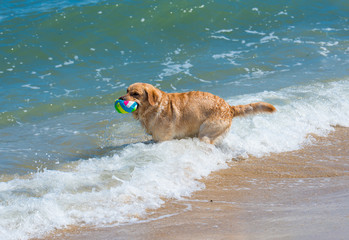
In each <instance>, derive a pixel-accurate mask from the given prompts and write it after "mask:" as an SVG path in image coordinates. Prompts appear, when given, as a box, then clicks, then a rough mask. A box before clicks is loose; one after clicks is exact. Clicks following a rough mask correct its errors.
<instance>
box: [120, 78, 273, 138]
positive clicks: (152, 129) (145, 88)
mask: <svg viewBox="0 0 349 240" xmlns="http://www.w3.org/2000/svg"><path fill="white" fill-rule="evenodd" d="M119 99H121V100H127V101H135V102H137V103H138V107H137V110H136V111H134V112H133V113H132V114H133V117H134V118H135V119H137V120H139V121H140V122H141V124H142V126H143V127H144V128H145V130H146V132H147V133H148V134H150V135H152V137H153V140H154V141H166V140H171V139H181V138H188V137H198V138H199V139H200V140H201V141H204V142H207V143H211V144H215V143H217V142H220V140H222V139H223V138H224V136H225V135H226V134H227V133H228V132H229V129H230V126H231V123H232V119H233V118H234V117H238V116H246V115H249V114H256V113H263V112H266V113H272V112H275V111H276V109H275V107H274V106H273V105H271V104H269V103H265V102H257V103H250V104H247V105H237V106H230V105H229V104H228V103H227V102H226V101H225V100H224V99H222V98H220V97H218V96H215V95H213V94H211V93H208V92H200V91H191V92H184V93H165V92H163V91H161V90H160V89H158V88H156V87H154V86H153V85H151V84H147V83H134V84H132V85H130V86H129V87H128V89H127V94H126V95H124V96H122V97H120V98H119Z"/></svg>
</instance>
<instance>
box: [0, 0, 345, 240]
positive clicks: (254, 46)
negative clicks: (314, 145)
mask: <svg viewBox="0 0 349 240" xmlns="http://www.w3.org/2000/svg"><path fill="white" fill-rule="evenodd" d="M348 26H349V2H348V1H339V0H338V1H329V0H328V1H313V0H311V1H269V0H267V1H263V2H260V1H223V0H222V1H213V0H211V1H172V2H171V1H97V0H95V1H92V0H90V1H88V0H85V1H83V0H81V1H71V0H70V1H69V0H66V1H40V0H30V1H24V2H23V1H15V0H14V1H4V2H2V3H1V4H0V106H1V108H0V203H1V205H0V216H7V217H6V220H4V219H2V220H1V221H0V235H1V234H3V236H5V237H4V238H5V239H7V238H9V239H11V238H14V239H26V238H28V237H29V236H39V235H40V234H44V233H47V232H48V231H51V230H52V229H54V228H62V227H64V226H66V225H69V224H81V223H82V222H84V223H89V221H92V222H94V223H95V224H97V225H98V224H101V225H103V224H104V223H118V222H125V221H126V222H127V221H133V220H135V219H134V218H132V217H131V218H130V217H127V216H133V215H132V214H134V215H142V213H144V211H145V210H144V209H147V208H156V207H158V205H159V204H160V205H161V201H162V200H161V199H162V198H167V197H180V196H183V195H186V194H190V192H192V191H194V190H197V189H199V188H201V187H202V186H200V184H198V183H196V182H195V179H197V178H200V177H205V176H207V175H208V174H209V173H210V172H211V171H213V170H215V169H219V168H222V167H224V166H225V162H226V161H227V160H228V159H231V158H234V157H236V156H240V155H242V156H248V155H250V154H252V155H257V156H261V155H263V154H267V153H270V152H282V151H288V150H293V149H297V148H300V147H302V145H303V144H305V143H309V142H311V139H309V138H308V137H307V136H308V134H309V133H315V134H320V135H321V134H326V133H328V131H331V130H332V126H333V125H343V126H349V122H348V119H349V116H348V114H349V100H348V99H349V96H348V94H349V81H348V79H349V76H348V75H349V67H348V65H349V34H348V32H349V27H348ZM134 82H147V83H151V84H153V85H155V86H157V87H159V88H161V89H162V90H164V91H167V92H182V91H188V90H201V91H209V92H212V93H214V94H216V95H219V96H221V97H223V98H225V99H227V101H228V102H229V103H230V104H232V105H234V104H244V103H250V102H252V101H260V100H264V101H268V102H270V103H272V104H274V105H275V106H276V107H277V108H278V110H279V111H278V113H277V114H275V116H262V115H261V116H258V117H256V118H248V119H244V120H240V119H239V120H234V123H233V128H232V131H231V133H230V134H229V136H228V137H227V139H226V140H225V142H224V143H223V146H220V147H211V146H204V145H203V144H201V143H199V142H197V141H196V140H195V139H194V140H183V141H171V142H168V143H164V145H165V146H163V145H162V144H154V143H152V142H149V140H151V138H150V137H149V136H147V135H146V134H145V133H144V131H143V130H142V129H141V127H140V126H139V124H138V123H137V122H136V121H134V120H133V119H132V117H131V116H130V115H120V114H117V113H116V112H115V110H114V108H113V103H114V100H115V99H116V98H118V97H119V96H120V95H122V94H124V92H125V89H126V88H127V86H128V85H130V84H131V83H134ZM262 126H269V129H265V128H263V127H262ZM267 130H268V131H267ZM280 132H282V133H283V134H280ZM139 142H145V143H139ZM133 143H135V144H133ZM163 147H164V148H163ZM211 148H213V150H212V149H211ZM164 149H166V150H167V149H168V151H165V150H164ZM207 149H209V150H207ZM183 151H184V152H185V151H188V153H186V154H180V155H178V154H179V153H178V152H181V153H183ZM211 151H214V152H215V153H216V154H215V155H214V156H212V154H211V153H210V152H211ZM203 152H204V153H203ZM205 154H206V155H205ZM217 156H219V157H217ZM208 159H216V160H212V162H210V163H207V165H205V164H203V166H200V167H198V166H197V167H196V169H200V170H197V172H195V171H196V170H195V171H194V170H190V171H189V173H188V172H186V173H182V172H181V171H184V172H185V171H188V168H187V166H188V164H189V165H190V164H194V165H195V164H197V163H200V162H206V160H208ZM178 160H180V162H183V164H184V165H183V169H181V168H180V167H179V166H178V165H180V164H175V165H173V166H172V165H171V163H172V161H178ZM187 161H189V162H187ZM164 164H170V165H171V168H169V170H168V171H169V172H168V173H167V174H165V175H166V176H164V178H160V179H162V181H165V182H166V183H167V184H168V185H167V186H172V187H169V188H171V189H173V191H172V192H167V191H168V188H166V187H164V188H161V187H160V186H159V183H158V184H156V182H159V179H156V178H157V177H159V176H157V175H156V174H155V170H152V169H157V170H159V171H161V172H162V171H165V170H164V169H167V168H165V167H164V166H163V165H164ZM195 166H196V165H195ZM152 167H153V168H152ZM189 169H191V168H190V167H189ZM95 171H97V172H95ZM148 171H149V172H148ZM152 174H155V175H154V179H153V180H154V181H153V182H151V183H149V184H148V183H147V182H146V181H145V179H146V178H148V177H149V176H152ZM181 174H182V175H181ZM188 174H189V176H190V177H189V179H186V178H181V177H178V176H186V175H188ZM173 175H176V176H177V177H178V178H179V180H178V181H184V182H188V185H185V186H186V187H182V188H177V187H174V185H176V184H177V183H175V182H171V181H174V180H171V179H172V178H173ZM141 176H143V178H142V177H141ZM75 177H76V178H75ZM78 178H81V179H82V180H78ZM62 179H68V180H64V181H63V182H64V185H59V186H57V185H55V184H54V183H55V182H56V181H62ZM118 179H119V180H120V179H121V180H120V181H119V180H118ZM183 179H184V180H183ZM70 182H71V184H69V183H70ZM144 182H146V183H144ZM139 183H144V184H148V185H145V186H143V188H144V191H150V190H149V188H151V186H152V188H154V189H155V188H157V189H158V191H156V192H154V193H153V195H152V197H151V198H147V196H143V195H142V194H143V193H142V194H141V193H139V194H140V195H142V198H144V199H146V200H144V202H142V201H141V202H137V201H138V200H137V201H136V203H135V204H138V205H137V206H138V207H139V209H140V210H139V211H138V210H135V209H138V208H137V207H135V206H134V205H131V206H129V208H127V207H126V206H127V204H126V203H125V202H124V200H120V199H118V200H115V201H116V203H115V204H116V205H117V206H116V205H113V204H112V205H109V203H110V202H105V201H106V199H105V196H109V197H110V198H111V199H113V198H115V197H116V196H121V195H125V196H128V197H129V198H130V195H128V194H130V191H131V190H129V189H128V188H127V189H126V187H125V186H124V185H125V184H128V185H130V186H131V185H132V184H134V185H132V186H138V185H139ZM45 184H47V185H45ZM62 184H63V183H62ZM74 184H76V185H75V186H72V185H74ZM152 184H155V185H154V186H153V185H152ZM181 184H182V185H183V182H181ZM181 184H180V183H178V186H179V185H181ZM31 185H33V186H36V187H37V189H36V190H35V189H32V188H31V187H30V186H31ZM39 186H40V187H39ZM176 186H177V185H176ZM120 187H123V188H122V189H121V188H120ZM116 189H117V190H116ZM159 189H160V190H159ZM132 191H133V192H132ZM132 191H131V192H132V194H131V195H132V196H133V195H137V194H135V193H134V190H132ZM101 193H103V194H104V197H103V196H102V195H101V196H99V195H98V194H101ZM64 194H66V195H64ZM144 194H145V193H144ZM52 196H53V197H57V196H60V197H59V200H57V199H54V198H53V197H52ZM137 196H138V195H137ZM51 197H52V198H51ZM153 197H154V198H155V200H154V199H153ZM82 199H86V201H88V202H89V203H90V202H93V201H96V202H98V204H99V206H102V207H101V208H100V209H99V210H100V211H97V212H90V211H88V210H87V209H80V208H79V204H83V203H82ZM137 199H138V198H137ZM147 199H148V200H147ZM149 199H153V202H155V203H156V204H155V203H154V204H153V205H152V204H151V203H150V202H151V201H150V200H149ZM28 201H29V202H30V203H31V204H28ZM43 201H44V202H45V201H46V202H49V203H50V204H51V205H54V206H55V209H56V210H55V211H57V212H59V213H60V214H61V215H60V216H61V218H60V219H59V220H57V219H51V218H50V217H49V215H50V214H48V213H47V212H45V211H46V210H45V208H44V207H42V206H43ZM16 204H17V205H16ZM23 204H24V205H26V204H27V205H30V206H32V208H29V207H28V208H25V207H24V210H23V208H22V207H21V206H23ZM84 204H86V203H84ZM33 206H36V207H33ZM91 208H93V206H92V207H91ZM20 209H22V212H23V211H24V212H25V214H24V215H22V217H19V215H20V214H19V212H21V211H20ZM33 209H36V211H37V212H38V214H39V215H40V214H42V215H40V217H41V219H43V220H42V221H43V222H44V223H43V222H40V221H39V220H37V221H38V222H35V223H33V224H31V225H30V227H29V225H28V228H26V226H27V225H26V224H29V223H31V219H32V218H34V217H35V216H34V215H33ZM111 209H114V210H115V213H114V214H113V211H111ZM131 210H132V211H131ZM130 211H131V212H132V213H130ZM137 211H138V212H137ZM34 212H35V211H34ZM13 223H16V224H17V225H16V226H19V225H21V226H23V229H24V230H23V231H22V230H18V229H16V228H13V227H12V228H9V226H15V225H11V224H13ZM35 224H36V225H35ZM42 226H43V227H42ZM13 236H14V237H13Z"/></svg>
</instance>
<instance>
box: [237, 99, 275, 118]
mask: <svg viewBox="0 0 349 240" xmlns="http://www.w3.org/2000/svg"><path fill="white" fill-rule="evenodd" d="M230 108H231V112H232V113H233V116H234V117H243V116H246V115H250V114H256V113H272V112H275V111H276V108H275V107H274V106H273V105H271V104H270V103H265V102H256V103H250V104H246V105H237V106H230Z"/></svg>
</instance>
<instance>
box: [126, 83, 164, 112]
mask: <svg viewBox="0 0 349 240" xmlns="http://www.w3.org/2000/svg"><path fill="white" fill-rule="evenodd" d="M161 95H162V93H161V90H159V89H157V88H156V87H154V86H153V85H151V84H147V83H134V84H132V85H130V86H129V87H128V88H127V94H126V95H124V96H121V97H120V98H119V99H120V100H125V101H134V102H136V103H137V104H138V108H137V110H136V111H135V112H137V111H139V110H142V109H145V108H148V107H149V106H154V105H156V103H157V102H158V101H160V98H161Z"/></svg>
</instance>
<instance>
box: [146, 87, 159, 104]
mask: <svg viewBox="0 0 349 240" xmlns="http://www.w3.org/2000/svg"><path fill="white" fill-rule="evenodd" d="M145 91H146V93H147V95H148V102H149V104H150V105H152V106H154V105H155V103H156V102H157V101H158V100H159V98H160V94H159V91H158V90H157V89H156V88H154V87H147V88H146V89H145Z"/></svg>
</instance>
